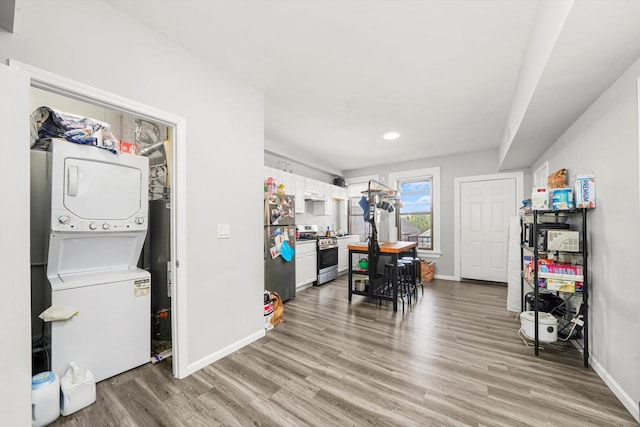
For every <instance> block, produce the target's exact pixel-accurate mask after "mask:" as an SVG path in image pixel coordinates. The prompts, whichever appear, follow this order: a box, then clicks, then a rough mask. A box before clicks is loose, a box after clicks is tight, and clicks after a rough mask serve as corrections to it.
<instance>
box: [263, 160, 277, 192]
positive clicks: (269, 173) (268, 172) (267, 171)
mask: <svg viewBox="0 0 640 427" xmlns="http://www.w3.org/2000/svg"><path fill="white" fill-rule="evenodd" d="M278 172H279V171H278V169H276V168H270V167H269V166H265V167H264V175H263V177H264V181H265V183H266V182H267V180H268V179H269V178H273V179H275V180H276V184H277V182H278ZM267 192H268V190H267Z"/></svg>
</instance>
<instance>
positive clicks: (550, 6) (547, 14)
mask: <svg viewBox="0 0 640 427" xmlns="http://www.w3.org/2000/svg"><path fill="white" fill-rule="evenodd" d="M573 2H574V0H555V1H541V2H539V3H538V8H537V9H536V18H535V21H534V23H533V25H532V27H531V28H532V29H531V34H529V40H528V41H527V47H526V49H525V54H524V58H523V60H522V65H521V66H520V72H519V74H518V82H517V84H516V89H515V91H514V94H513V100H512V102H511V110H510V113H509V118H508V119H507V124H506V126H505V132H504V134H503V135H502V141H501V143H500V148H499V156H500V160H499V161H500V164H501V165H502V164H503V162H504V161H505V158H506V157H507V156H508V155H509V153H510V151H509V149H510V148H512V147H511V145H512V142H513V140H514V138H515V136H516V134H517V133H518V129H519V128H520V124H521V123H522V120H523V118H524V116H525V114H526V112H527V109H528V108H529V104H530V103H531V98H532V97H533V95H534V92H535V90H536V88H537V87H538V84H539V82H540V77H541V76H542V73H543V71H544V68H545V67H546V66H547V62H548V61H549V57H550V56H551V53H552V52H553V49H554V47H555V45H556V41H557V40H558V36H559V34H560V31H561V30H562V27H563V26H564V23H565V21H566V19H567V16H568V14H569V12H570V10H571V8H572V6H573ZM511 151H515V150H513V149H512V150H511ZM512 155H513V154H512Z"/></svg>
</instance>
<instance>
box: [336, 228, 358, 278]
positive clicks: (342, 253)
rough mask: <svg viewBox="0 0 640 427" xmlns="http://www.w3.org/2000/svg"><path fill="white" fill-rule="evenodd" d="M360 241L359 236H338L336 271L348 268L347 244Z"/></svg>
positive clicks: (343, 270) (339, 271)
mask: <svg viewBox="0 0 640 427" xmlns="http://www.w3.org/2000/svg"><path fill="white" fill-rule="evenodd" d="M359 241H360V236H347V237H338V273H345V272H346V271H348V270H349V249H347V246H349V245H354V244H356V243H358V242H359Z"/></svg>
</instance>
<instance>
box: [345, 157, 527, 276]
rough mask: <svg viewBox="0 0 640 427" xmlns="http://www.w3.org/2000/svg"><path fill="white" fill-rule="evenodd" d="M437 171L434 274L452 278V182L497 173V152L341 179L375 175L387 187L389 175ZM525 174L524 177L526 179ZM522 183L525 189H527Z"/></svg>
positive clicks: (383, 168)
mask: <svg viewBox="0 0 640 427" xmlns="http://www.w3.org/2000/svg"><path fill="white" fill-rule="evenodd" d="M437 166H439V167H440V192H441V193H440V204H441V206H440V218H441V224H440V236H434V238H440V239H442V241H441V251H442V257H441V258H440V259H436V260H435V261H436V274H437V275H440V276H453V275H454V237H453V231H454V222H453V219H454V198H453V180H454V178H458V177H463V176H473V175H485V174H493V173H499V172H501V171H499V170H498V150H497V149H495V150H485V151H478V152H473V153H465V154H456V155H452V156H442V157H430V158H425V159H418V160H413V161H410V162H402V163H393V164H389V165H382V166H378V167H372V168H364V169H354V170H349V171H345V177H352V176H364V175H375V174H379V176H380V181H381V182H382V183H383V184H387V183H388V176H389V173H390V172H401V171H406V170H412V169H422V168H429V167H437ZM528 175H529V174H528V173H527V174H526V176H528ZM530 186H531V184H530V182H529V180H528V179H525V188H527V187H530ZM387 229H388V226H386V225H384V224H381V226H380V230H379V236H380V239H381V240H385V239H387V238H388V236H387V234H388V233H387V231H386V230H387Z"/></svg>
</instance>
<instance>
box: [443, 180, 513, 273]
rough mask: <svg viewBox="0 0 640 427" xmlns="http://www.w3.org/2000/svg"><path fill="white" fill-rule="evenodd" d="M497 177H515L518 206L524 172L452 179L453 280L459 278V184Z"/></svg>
mask: <svg viewBox="0 0 640 427" xmlns="http://www.w3.org/2000/svg"><path fill="white" fill-rule="evenodd" d="M498 179H515V181H516V196H515V197H516V199H515V200H514V206H516V207H517V206H518V200H522V199H523V198H524V172H522V171H518V172H505V173H496V174H490V175H476V176H464V177H458V178H454V179H453V247H454V248H453V253H454V255H453V276H454V280H458V281H459V280H461V277H460V270H461V267H460V262H461V258H462V257H461V256H460V248H461V246H462V242H461V240H460V239H461V237H462V236H461V233H460V218H461V214H460V209H461V208H462V203H461V200H460V194H461V193H462V192H461V186H462V184H463V183H469V182H482V181H495V180H498Z"/></svg>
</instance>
